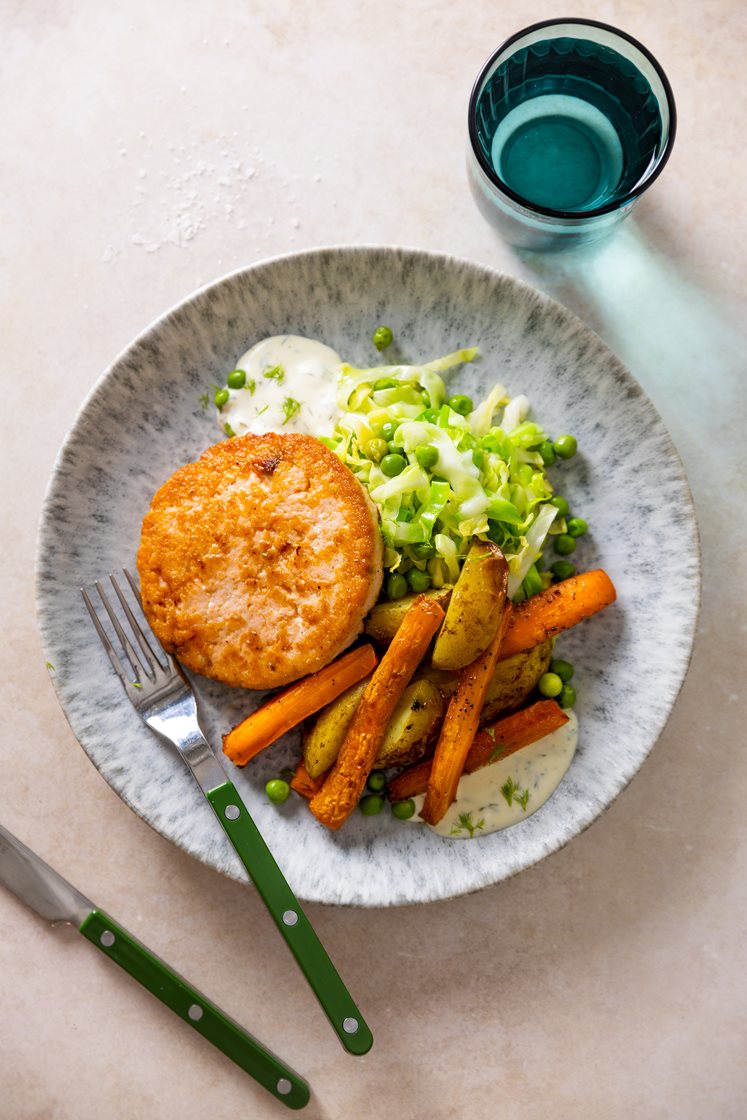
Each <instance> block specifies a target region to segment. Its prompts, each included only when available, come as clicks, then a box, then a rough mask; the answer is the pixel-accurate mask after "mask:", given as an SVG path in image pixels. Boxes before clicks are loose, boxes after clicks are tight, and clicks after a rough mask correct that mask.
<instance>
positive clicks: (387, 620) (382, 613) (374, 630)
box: [364, 584, 452, 645]
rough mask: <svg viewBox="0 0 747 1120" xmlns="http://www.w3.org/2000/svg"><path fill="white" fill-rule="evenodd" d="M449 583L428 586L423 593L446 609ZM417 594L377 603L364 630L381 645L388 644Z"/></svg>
mask: <svg viewBox="0 0 747 1120" xmlns="http://www.w3.org/2000/svg"><path fill="white" fill-rule="evenodd" d="M451 591H452V588H451V585H450V584H446V585H445V586H444V587H439V588H430V590H428V591H424V592H423V594H424V595H428V596H430V598H432V599H435V600H436V602H437V603H438V605H439V607H443V609H444V610H446V608H447V606H448V603H449V599H450V598H451ZM416 598H417V595H405V596H403V598H401V599H393V600H392V601H391V602H389V603H387V602H384V603H377V604H376V606H375V607H374V608H373V610H372V611H371V613H370V614H369V616H368V618H367V619H366V622H365V625H364V631H365V633H366V634H368V636H369V637H370V638H373V639H374V641H375V642H381V644H382V645H388V644H389V642H391V640H392V638H393V637H394V635H395V634H396V633H397V631H398V630H399V628H400V624H401V622H402V619H403V618H404V617H405V615H406V614H407V612H408V610H409V609H410V607H411V606H412V604H413V603H414V601H415V599H416Z"/></svg>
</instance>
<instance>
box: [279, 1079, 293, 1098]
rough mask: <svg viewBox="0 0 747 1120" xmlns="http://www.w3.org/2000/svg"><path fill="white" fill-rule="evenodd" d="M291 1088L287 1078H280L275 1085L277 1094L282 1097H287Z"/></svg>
mask: <svg viewBox="0 0 747 1120" xmlns="http://www.w3.org/2000/svg"><path fill="white" fill-rule="evenodd" d="M292 1088H293V1086H292V1085H291V1083H290V1081H289V1080H288V1078H287V1077H281V1078H280V1080H279V1081H278V1083H277V1085H276V1089H277V1091H278V1092H279V1093H281V1094H282V1095H283V1096H284V1097H287V1096H288V1093H290V1091H291V1089H292Z"/></svg>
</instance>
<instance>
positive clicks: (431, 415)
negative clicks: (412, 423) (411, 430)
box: [420, 408, 438, 424]
mask: <svg viewBox="0 0 747 1120" xmlns="http://www.w3.org/2000/svg"><path fill="white" fill-rule="evenodd" d="M420 419H421V420H425V421H426V422H427V423H428V424H435V423H436V422H437V420H438V409H437V408H426V410H425V412H424V413H423V414H422V416H421V417H420Z"/></svg>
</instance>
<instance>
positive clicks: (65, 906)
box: [0, 824, 310, 1109]
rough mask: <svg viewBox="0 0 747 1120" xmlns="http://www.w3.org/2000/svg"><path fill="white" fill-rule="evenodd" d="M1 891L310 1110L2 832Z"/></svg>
mask: <svg viewBox="0 0 747 1120" xmlns="http://www.w3.org/2000/svg"><path fill="white" fill-rule="evenodd" d="M0 883H2V884H3V885H4V886H6V887H7V888H8V889H9V890H10V891H11V892H12V893H13V894H14V895H16V897H17V898H19V899H20V900H21V901H22V902H23V903H25V904H26V905H27V906H29V907H30V908H31V909H32V910H34V911H35V912H36V913H37V914H39V915H40V917H42V918H44V920H45V921H47V922H51V923H52V926H56V925H59V924H61V923H64V924H67V925H71V926H74V927H75V928H76V929H77V930H78V931H79V932H80V933H82V934H83V936H84V937H85V938H86V939H87V940H88V941H90V942H91V944H93V945H95V946H96V948H97V949H100V950H101V952H103V953H104V954H105V956H107V957H109V959H110V960H113V961H114V962H115V964H118V965H119V966H120V968H123V969H124V970H125V972H127V973H129V975H130V976H132V977H133V979H135V980H137V981H138V983H140V984H142V985H143V987H144V988H147V990H148V991H149V992H151V993H152V994H153V995H154V996H156V997H157V999H159V1000H160V1001H161V1003H163V1004H165V1005H166V1007H168V1008H170V1009H171V1010H172V1011H174V1012H175V1013H176V1014H177V1015H178V1016H179V1018H181V1019H183V1020H184V1022H186V1023H188V1024H189V1026H191V1027H192V1028H193V1029H194V1030H196V1031H197V1032H198V1034H201V1035H202V1036H203V1037H204V1038H206V1039H207V1040H208V1042H211V1043H212V1044H213V1046H215V1047H217V1048H218V1049H219V1050H220V1051H222V1053H224V1054H225V1055H226V1056H227V1057H228V1058H230V1059H231V1060H232V1061H233V1062H235V1063H236V1065H238V1066H239V1067H240V1068H241V1069H243V1070H244V1071H245V1073H248V1074H249V1075H250V1076H251V1077H253V1078H254V1080H255V1081H257V1082H258V1083H259V1084H260V1085H262V1086H263V1087H264V1088H265V1089H267V1090H268V1092H270V1093H272V1095H273V1096H274V1097H276V1098H277V1099H278V1100H279V1101H282V1102H283V1104H285V1105H287V1106H288V1107H289V1108H292V1109H299V1108H303V1107H304V1105H306V1104H307V1103H308V1100H309V1096H310V1090H309V1086H308V1084H307V1082H306V1081H305V1080H304V1079H303V1078H302V1077H301V1076H300V1075H299V1074H297V1073H296V1072H295V1071H294V1070H292V1069H291V1068H290V1067H289V1066H287V1065H286V1064H285V1063H284V1062H283V1061H282V1060H281V1059H280V1058H278V1057H276V1055H274V1054H272V1053H271V1052H270V1051H269V1050H267V1049H266V1047H264V1046H263V1045H262V1043H261V1042H259V1041H258V1040H257V1039H256V1038H254V1037H253V1036H252V1035H250V1034H249V1033H248V1032H246V1031H245V1030H244V1029H243V1028H242V1027H240V1026H239V1024H238V1023H236V1022H235V1021H234V1020H233V1019H231V1018H229V1017H228V1016H227V1015H226V1014H224V1012H223V1011H221V1010H220V1008H219V1007H217V1006H216V1005H215V1004H214V1003H212V1002H211V1001H210V1000H209V999H207V998H206V997H205V996H203V995H202V994H201V993H200V992H198V991H197V989H196V988H194V987H193V986H192V985H191V984H190V983H189V981H187V980H185V979H184V977H182V976H180V975H179V974H178V973H177V972H174V970H173V969H171V968H170V967H169V966H168V965H167V964H166V963H165V962H164V961H162V960H161V959H160V958H159V957H157V956H156V955H155V954H154V953H152V952H151V951H150V949H148V948H146V946H145V945H143V944H142V942H140V941H138V940H137V938H135V937H133V935H132V934H131V933H128V931H127V930H126V929H124V927H123V926H121V925H119V923H118V922H116V921H115V920H114V919H113V918H111V917H110V916H109V915H108V914H107V913H105V911H103V910H101V909H100V908H99V907H97V906H96V905H95V904H94V903H93V902H92V901H91V900H90V899H89V898H86V896H85V895H84V894H81V892H80V891H79V890H78V889H77V888H76V887H74V886H73V885H72V884H71V883H68V881H67V880H66V879H63V877H62V876H61V875H60V874H59V873H58V872H57V871H55V870H54V868H52V867H50V865H49V864H48V863H46V862H45V861H44V860H43V859H41V857H40V856H38V855H37V854H36V852H33V851H32V850H31V849H30V848H27V847H26V845H25V844H23V843H22V842H21V841H20V840H18V839H17V837H15V836H14V835H13V834H12V833H11V832H8V830H7V829H6V828H4V827H3V825H2V824H0Z"/></svg>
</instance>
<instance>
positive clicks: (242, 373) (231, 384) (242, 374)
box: [226, 369, 246, 389]
mask: <svg viewBox="0 0 747 1120" xmlns="http://www.w3.org/2000/svg"><path fill="white" fill-rule="evenodd" d="M226 385H227V386H228V388H229V389H243V388H244V386H245V385H246V370H243V369H235V370H233V372H232V373H229V375H228V377H227V378H226Z"/></svg>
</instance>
